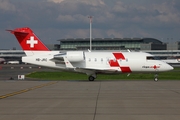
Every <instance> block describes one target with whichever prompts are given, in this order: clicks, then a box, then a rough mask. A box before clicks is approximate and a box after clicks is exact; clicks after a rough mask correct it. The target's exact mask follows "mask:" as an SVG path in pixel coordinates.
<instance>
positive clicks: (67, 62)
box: [64, 57, 74, 68]
mask: <svg viewBox="0 0 180 120" xmlns="http://www.w3.org/2000/svg"><path fill="white" fill-rule="evenodd" d="M64 62H65V65H66V67H67V68H74V67H73V65H72V64H71V62H69V60H68V59H67V58H66V57H64Z"/></svg>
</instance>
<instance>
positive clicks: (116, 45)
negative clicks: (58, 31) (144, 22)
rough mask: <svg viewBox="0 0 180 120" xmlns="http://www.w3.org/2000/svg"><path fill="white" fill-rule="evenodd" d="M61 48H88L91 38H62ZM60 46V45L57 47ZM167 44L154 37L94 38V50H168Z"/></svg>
mask: <svg viewBox="0 0 180 120" xmlns="http://www.w3.org/2000/svg"><path fill="white" fill-rule="evenodd" d="M58 41H60V46H59V50H87V49H89V45H90V40H89V38H85V39H83V38H76V39H60V40H58ZM56 48H58V47H56ZM166 48H167V44H164V43H163V42H161V41H160V40H157V39H154V38H94V39H92V50H127V49H129V50H166Z"/></svg>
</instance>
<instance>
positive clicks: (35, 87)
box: [0, 81, 57, 99]
mask: <svg viewBox="0 0 180 120" xmlns="http://www.w3.org/2000/svg"><path fill="white" fill-rule="evenodd" d="M56 83H57V81H56V82H49V83H46V84H42V85H38V86H34V87H31V88H28V89H23V90H20V91H16V92H12V93H8V94H5V95H1V96H0V99H4V98H7V97H11V96H14V95H18V94H22V93H25V92H28V91H31V90H35V89H38V88H42V87H45V86H49V85H52V84H56Z"/></svg>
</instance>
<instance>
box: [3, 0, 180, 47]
mask: <svg viewBox="0 0 180 120" xmlns="http://www.w3.org/2000/svg"><path fill="white" fill-rule="evenodd" d="M89 15H91V16H93V23H92V28H93V30H92V31H93V32H92V36H93V38H126V37H127V38H133V37H136V38H141V37H151V38H157V39H159V40H162V41H163V42H171V41H180V0H0V41H1V42H0V49H12V48H13V47H16V48H17V49H21V48H20V46H19V44H18V43H17V41H16V39H15V37H14V36H13V35H12V34H10V33H8V32H7V31H5V30H6V29H14V28H18V27H26V26H27V27H30V28H31V29H32V30H33V31H34V32H35V34H36V35H37V36H38V37H39V38H40V39H41V40H42V41H43V42H44V43H45V44H57V43H59V42H58V41H57V40H58V39H63V38H89V19H88V16H89Z"/></svg>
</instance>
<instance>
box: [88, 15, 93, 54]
mask: <svg viewBox="0 0 180 120" xmlns="http://www.w3.org/2000/svg"><path fill="white" fill-rule="evenodd" d="M88 18H89V19H90V48H89V49H90V51H91V50H92V18H93V17H92V16H89V17H88Z"/></svg>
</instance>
